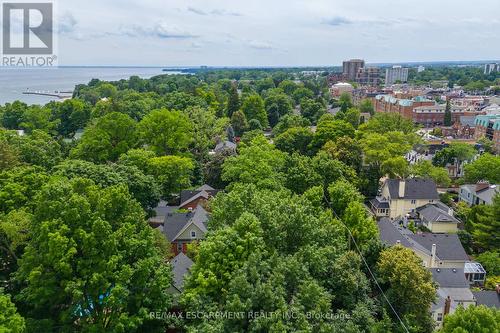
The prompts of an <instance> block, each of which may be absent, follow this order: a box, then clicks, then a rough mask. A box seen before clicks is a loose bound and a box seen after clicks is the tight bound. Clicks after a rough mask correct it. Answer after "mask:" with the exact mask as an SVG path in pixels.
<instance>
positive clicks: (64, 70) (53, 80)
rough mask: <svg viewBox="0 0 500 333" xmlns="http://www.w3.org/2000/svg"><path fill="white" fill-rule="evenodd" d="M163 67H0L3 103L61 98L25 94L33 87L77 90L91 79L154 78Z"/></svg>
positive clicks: (40, 101)
mask: <svg viewBox="0 0 500 333" xmlns="http://www.w3.org/2000/svg"><path fill="white" fill-rule="evenodd" d="M162 69H163V68H160V67H158V68H151V67H60V68H46V69H41V68H37V69H15V68H0V105H4V104H5V103H7V102H13V101H15V100H20V101H23V102H25V103H27V104H45V103H48V102H49V101H51V100H57V98H53V97H48V96H37V95H24V94H23V92H24V91H27V90H30V91H51V92H54V91H73V89H74V87H75V85H77V84H81V83H84V84H85V83H88V82H89V81H90V80H91V79H100V80H106V81H116V80H120V79H128V78H129V77H130V76H133V75H137V76H139V77H142V78H150V77H153V76H156V75H161V74H166V73H167V72H163V71H162Z"/></svg>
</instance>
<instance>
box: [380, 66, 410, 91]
mask: <svg viewBox="0 0 500 333" xmlns="http://www.w3.org/2000/svg"><path fill="white" fill-rule="evenodd" d="M398 81H399V82H407V81H408V68H403V67H401V66H392V68H387V69H386V70H385V85H386V86H390V85H392V84H394V83H396V82H398Z"/></svg>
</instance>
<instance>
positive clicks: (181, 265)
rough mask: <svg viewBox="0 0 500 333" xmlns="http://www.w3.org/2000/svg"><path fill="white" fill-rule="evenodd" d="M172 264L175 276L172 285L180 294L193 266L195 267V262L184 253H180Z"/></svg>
mask: <svg viewBox="0 0 500 333" xmlns="http://www.w3.org/2000/svg"><path fill="white" fill-rule="evenodd" d="M170 264H171V265H172V274H173V281H172V284H173V286H174V287H175V288H176V289H177V290H178V291H179V292H182V289H183V285H184V277H185V276H186V274H187V273H188V272H189V269H190V268H191V266H193V261H192V260H191V259H189V257H188V256H186V255H185V254H184V253H182V252H180V253H179V254H178V255H177V256H175V258H173V259H172V260H171V261H170Z"/></svg>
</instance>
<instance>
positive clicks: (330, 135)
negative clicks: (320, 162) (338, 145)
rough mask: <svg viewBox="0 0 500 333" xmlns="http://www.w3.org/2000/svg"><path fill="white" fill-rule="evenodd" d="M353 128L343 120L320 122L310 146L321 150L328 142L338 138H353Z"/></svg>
mask: <svg viewBox="0 0 500 333" xmlns="http://www.w3.org/2000/svg"><path fill="white" fill-rule="evenodd" d="M354 131H355V130H354V127H352V125H351V124H350V123H348V122H346V121H343V120H320V121H319V122H318V126H317V127H316V133H315V134H314V139H313V142H312V146H314V147H316V148H317V149H321V147H323V146H324V145H325V143H327V142H328V141H335V140H337V139H338V138H340V137H344V136H347V137H351V138H352V137H354Z"/></svg>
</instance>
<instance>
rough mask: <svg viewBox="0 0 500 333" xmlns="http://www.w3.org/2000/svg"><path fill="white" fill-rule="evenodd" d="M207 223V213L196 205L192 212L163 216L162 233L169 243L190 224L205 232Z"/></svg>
mask: <svg viewBox="0 0 500 333" xmlns="http://www.w3.org/2000/svg"><path fill="white" fill-rule="evenodd" d="M207 221H208V213H207V211H206V210H205V209H203V207H201V206H199V205H198V206H197V207H196V209H194V210H193V211H189V212H185V213H170V214H167V216H165V222H164V223H163V233H164V234H165V236H166V237H167V239H168V241H169V242H173V241H174V240H175V238H176V236H177V235H178V234H179V232H181V230H182V229H184V228H185V227H186V225H188V224H189V223H191V222H192V223H193V224H195V225H196V226H197V227H198V228H199V229H200V230H201V231H203V232H206V231H207V229H206V225H205V224H206V223H207Z"/></svg>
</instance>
